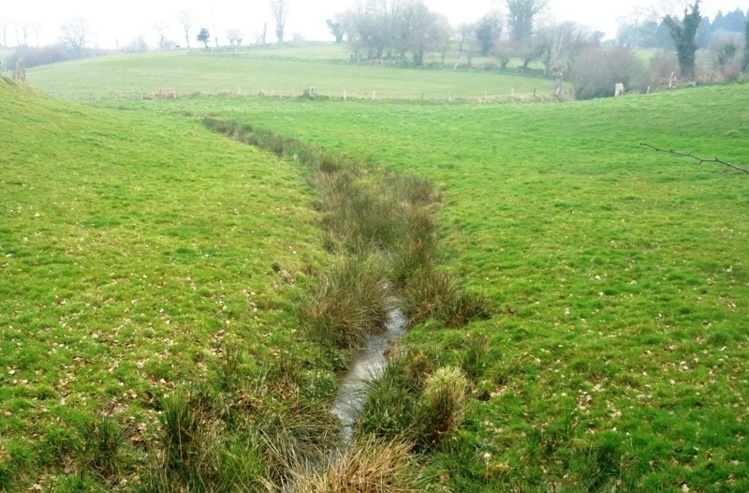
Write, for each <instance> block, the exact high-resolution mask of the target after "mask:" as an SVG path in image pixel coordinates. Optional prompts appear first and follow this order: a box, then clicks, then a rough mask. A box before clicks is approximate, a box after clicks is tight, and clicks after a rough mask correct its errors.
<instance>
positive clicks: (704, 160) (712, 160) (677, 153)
mask: <svg viewBox="0 0 749 493" xmlns="http://www.w3.org/2000/svg"><path fill="white" fill-rule="evenodd" d="M640 145H641V146H645V147H649V148H651V149H655V151H656V152H665V153H667V154H673V155H674V156H681V157H688V158H691V159H695V160H697V161H699V164H702V163H718V164H724V165H726V166H728V167H729V168H733V169H735V170H738V171H742V172H744V173H749V169H746V168H742V167H740V166H736V165H735V164H732V163H729V162H728V161H724V160H722V159H720V158H718V157H714V158H704V157H700V156H695V155H694V154H692V153H691V152H680V151H675V150H673V149H662V148H660V147H656V146H654V145H650V144H648V143H646V142H641V143H640Z"/></svg>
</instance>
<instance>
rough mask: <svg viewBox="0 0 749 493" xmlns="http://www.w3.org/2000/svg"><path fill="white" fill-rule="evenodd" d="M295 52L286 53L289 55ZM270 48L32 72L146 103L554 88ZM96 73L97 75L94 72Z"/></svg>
mask: <svg viewBox="0 0 749 493" xmlns="http://www.w3.org/2000/svg"><path fill="white" fill-rule="evenodd" d="M287 51H288V50H286V51H284V52H285V53H286V52H287ZM266 53H267V51H262V52H258V53H255V51H253V50H251V51H249V52H240V54H238V55H236V56H227V55H226V54H215V55H211V54H210V53H204V52H199V51H194V52H192V53H189V54H188V53H186V52H184V51H177V52H166V53H150V54H144V55H141V54H133V55H121V56H113V57H102V58H92V59H87V60H79V61H76V62H72V63H65V64H59V65H54V66H45V67H37V68H34V69H33V70H30V71H29V81H30V82H31V83H32V84H34V85H37V86H39V87H41V88H43V89H45V90H47V91H48V92H53V91H54V93H55V95H56V96H58V97H62V98H68V99H75V100H78V101H89V100H91V99H92V100H93V101H97V100H99V99H102V100H112V99H140V98H141V93H143V97H151V96H153V95H154V94H158V93H161V94H163V95H165V96H168V95H171V94H172V93H173V92H176V93H177V94H178V95H179V96H183V95H191V94H194V93H197V92H202V93H208V94H216V93H221V94H228V95H236V94H237V93H238V92H241V94H242V95H249V96H257V95H258V94H260V93H262V94H265V95H267V96H283V97H286V98H288V97H297V96H301V95H302V93H303V92H304V91H305V90H306V89H308V88H309V87H310V86H314V87H316V88H317V91H318V94H320V95H321V96H331V97H335V98H342V97H343V96H344V91H345V92H346V95H347V97H349V98H365V99H371V98H372V93H375V97H376V98H378V99H406V98H409V99H417V98H421V97H422V96H423V98H424V99H428V100H447V99H448V96H451V97H452V98H456V99H458V98H463V99H475V100H479V99H483V98H484V97H485V96H486V97H488V98H491V99H494V98H500V97H502V98H508V97H511V96H513V95H514V96H517V97H528V96H530V95H532V93H533V91H534V89H536V90H537V91H538V93H539V95H542V94H543V95H548V94H551V93H552V91H553V83H552V82H551V81H548V80H540V79H530V78H526V77H520V76H508V75H498V74H494V73H481V72H475V73H467V72H454V71H449V70H410V69H400V68H393V67H380V66H369V65H349V64H346V63H322V62H319V61H318V62H313V61H311V60H310V61H304V60H300V59H290V58H275V57H269V56H267V54H266ZM94 73H95V74H96V76H95V77H92V76H91V74H94Z"/></svg>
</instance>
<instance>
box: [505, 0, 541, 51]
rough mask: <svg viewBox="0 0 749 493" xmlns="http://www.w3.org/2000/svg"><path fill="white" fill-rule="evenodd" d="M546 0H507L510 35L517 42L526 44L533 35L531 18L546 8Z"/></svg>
mask: <svg viewBox="0 0 749 493" xmlns="http://www.w3.org/2000/svg"><path fill="white" fill-rule="evenodd" d="M548 3H549V2H548V0H507V12H508V13H509V27H510V35H511V36H512V39H513V41H515V42H516V43H519V44H528V43H530V41H531V37H532V36H533V20H534V19H535V17H536V15H537V14H538V13H540V12H541V11H542V10H544V9H545V8H546V5H547V4H548Z"/></svg>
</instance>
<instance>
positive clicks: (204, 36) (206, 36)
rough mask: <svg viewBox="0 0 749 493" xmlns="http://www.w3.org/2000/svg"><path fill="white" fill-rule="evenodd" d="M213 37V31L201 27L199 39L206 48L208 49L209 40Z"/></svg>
mask: <svg viewBox="0 0 749 493" xmlns="http://www.w3.org/2000/svg"><path fill="white" fill-rule="evenodd" d="M210 39H211V33H209V32H208V29H206V28H204V27H201V28H200V32H199V33H198V37H197V40H198V41H200V42H201V43H203V44H204V45H205V49H206V50H207V49H208V41H209V40H210Z"/></svg>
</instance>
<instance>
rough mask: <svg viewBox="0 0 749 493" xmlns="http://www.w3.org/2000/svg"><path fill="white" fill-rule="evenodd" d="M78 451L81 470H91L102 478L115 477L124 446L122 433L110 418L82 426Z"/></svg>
mask: <svg viewBox="0 0 749 493" xmlns="http://www.w3.org/2000/svg"><path fill="white" fill-rule="evenodd" d="M81 434H82V436H83V448H82V450H81V451H80V459H79V461H80V464H81V470H82V471H92V472H94V473H96V474H97V475H98V476H99V477H100V478H102V479H109V478H116V476H117V475H118V473H119V468H120V464H121V458H120V454H122V453H123V452H122V449H123V448H124V447H123V446H124V434H123V432H122V429H121V428H120V425H119V424H118V423H117V422H116V421H115V420H114V419H112V418H103V419H101V420H97V421H94V422H91V423H87V424H85V425H84V426H83V429H82V431H81Z"/></svg>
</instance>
